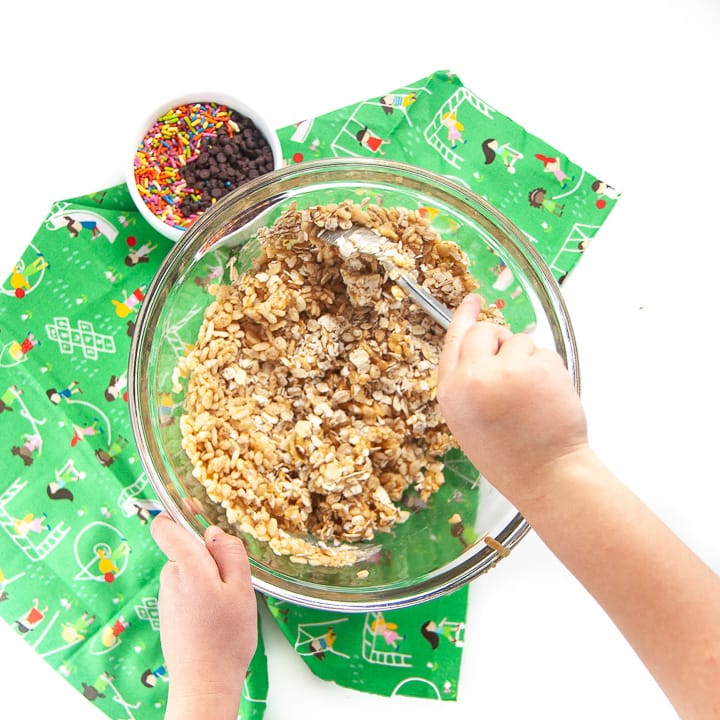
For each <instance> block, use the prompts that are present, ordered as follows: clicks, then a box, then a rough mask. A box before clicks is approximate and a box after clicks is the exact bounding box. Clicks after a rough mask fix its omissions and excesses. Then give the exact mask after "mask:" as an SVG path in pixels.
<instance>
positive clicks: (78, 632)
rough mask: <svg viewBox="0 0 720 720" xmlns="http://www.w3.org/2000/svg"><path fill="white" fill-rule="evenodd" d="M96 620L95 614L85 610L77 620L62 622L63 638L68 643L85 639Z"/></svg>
mask: <svg viewBox="0 0 720 720" xmlns="http://www.w3.org/2000/svg"><path fill="white" fill-rule="evenodd" d="M94 622H95V615H90V614H89V613H88V612H87V611H86V612H84V613H83V614H82V615H81V616H80V617H79V618H78V619H77V620H75V622H72V623H63V624H62V639H63V640H64V641H65V642H67V643H76V642H80V641H81V640H84V639H85V636H86V635H87V631H88V629H89V628H90V626H91V625H92V624H93V623H94Z"/></svg>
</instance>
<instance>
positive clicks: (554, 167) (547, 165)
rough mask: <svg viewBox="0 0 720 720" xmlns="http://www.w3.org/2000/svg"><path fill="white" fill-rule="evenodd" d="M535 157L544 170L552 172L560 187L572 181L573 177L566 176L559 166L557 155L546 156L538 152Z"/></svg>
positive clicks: (563, 187) (564, 186)
mask: <svg viewBox="0 0 720 720" xmlns="http://www.w3.org/2000/svg"><path fill="white" fill-rule="evenodd" d="M535 157H536V158H537V159H538V160H539V161H540V162H541V163H542V164H543V168H544V172H546V173H552V174H553V175H554V176H555V179H556V180H557V181H558V182H559V183H560V186H561V188H562V189H563V190H564V189H565V188H566V187H567V185H568V183H569V182H572V181H573V180H574V179H575V177H574V176H573V177H568V176H567V175H566V174H565V173H564V172H563V170H562V168H561V167H560V158H557V157H546V156H545V155H542V154H540V153H538V154H536V155H535Z"/></svg>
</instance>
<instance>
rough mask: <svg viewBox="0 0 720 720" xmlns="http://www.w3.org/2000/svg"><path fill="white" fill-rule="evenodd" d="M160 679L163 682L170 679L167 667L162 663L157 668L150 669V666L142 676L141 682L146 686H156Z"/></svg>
mask: <svg viewBox="0 0 720 720" xmlns="http://www.w3.org/2000/svg"><path fill="white" fill-rule="evenodd" d="M158 680H162V681H163V682H167V681H168V675H167V668H166V667H165V666H164V665H160V667H158V668H155V670H150V669H149V668H148V669H147V670H145V672H143V674H142V675H141V676H140V682H141V683H142V684H143V685H144V686H145V687H146V688H154V687H155V686H156V685H157V683H158Z"/></svg>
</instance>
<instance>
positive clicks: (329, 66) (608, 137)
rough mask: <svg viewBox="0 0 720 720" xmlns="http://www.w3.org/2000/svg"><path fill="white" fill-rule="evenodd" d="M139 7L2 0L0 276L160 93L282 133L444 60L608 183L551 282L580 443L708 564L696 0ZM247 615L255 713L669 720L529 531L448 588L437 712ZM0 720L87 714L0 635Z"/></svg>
mask: <svg viewBox="0 0 720 720" xmlns="http://www.w3.org/2000/svg"><path fill="white" fill-rule="evenodd" d="M158 6H159V7H158V10H157V11H155V10H154V8H155V4H153V3H150V2H147V3H137V2H129V1H126V2H118V3H113V4H109V3H103V2H98V1H97V0H95V1H94V2H92V3H79V2H65V3H52V4H50V3H47V4H46V5H44V6H43V7H42V9H38V6H37V5H36V4H35V3H28V2H25V3H20V2H16V3H11V4H10V6H9V7H10V9H8V8H6V9H4V10H3V13H2V16H3V17H2V19H1V20H0V24H1V25H2V40H0V60H1V61H2V63H1V64H0V67H1V68H2V70H1V71H0V88H1V89H2V92H1V93H0V98H2V99H1V100H0V102H2V108H3V113H2V138H3V142H2V151H1V154H0V167H2V171H1V172H0V190H1V193H0V198H2V205H3V211H2V231H1V235H0V274H2V275H3V277H5V276H6V275H7V274H8V273H9V271H10V269H11V266H12V264H13V262H14V261H15V260H16V259H17V257H19V255H20V253H21V252H22V250H23V249H24V247H25V246H26V245H27V243H28V242H29V241H30V240H31V238H32V236H33V234H34V232H35V230H36V229H37V227H38V226H39V224H40V223H41V221H42V219H43V218H44V216H45V214H46V213H47V211H48V210H49V208H50V205H51V204H52V202H53V201H54V200H57V199H62V198H68V197H72V196H75V195H79V194H84V193H87V192H90V191H94V190H99V189H102V188H105V187H109V186H110V185H113V184H115V183H118V182H121V181H122V180H123V167H124V164H125V162H126V160H127V153H128V152H129V151H130V148H131V144H132V141H133V138H134V135H135V132H136V126H137V124H138V123H139V122H140V121H141V120H142V119H143V118H145V116H146V115H147V113H148V112H149V111H150V110H151V109H153V108H154V107H155V106H156V105H157V104H158V103H159V102H162V101H163V100H165V99H169V98H172V97H175V96H177V95H181V94H184V93H187V92H189V91H193V90H195V89H197V88H202V89H205V88H208V89H211V88H218V89H221V90H223V91H226V92H229V93H232V94H235V95H239V96H240V97H244V98H245V99H246V100H247V101H248V103H249V104H250V105H255V106H257V107H258V108H262V109H264V110H265V111H266V114H267V116H268V119H269V121H270V123H271V124H272V125H274V126H275V127H281V126H284V125H286V124H289V123H291V122H297V121H299V120H302V119H304V118H306V117H312V116H315V115H318V114H321V113H324V112H327V111H329V110H332V109H334V108H337V107H341V106H344V105H347V104H350V103H353V102H355V101H358V100H361V99H365V98H366V97H371V96H377V95H379V94H382V93H383V92H385V91H389V90H392V89H394V88H397V87H401V86H403V85H405V84H408V83H411V82H413V81H415V80H418V79H419V78H420V77H422V76H424V75H427V74H429V73H431V72H433V71H434V70H440V69H451V70H453V71H454V72H456V73H457V74H458V75H459V76H460V78H461V80H462V81H463V83H464V84H465V85H466V86H468V87H469V88H471V89H472V90H474V91H475V92H477V93H478V94H479V95H480V96H481V97H482V98H483V99H485V100H486V101H487V102H489V103H490V104H491V105H493V106H494V107H496V108H497V109H498V110H500V111H501V112H504V113H505V114H507V115H509V116H510V117H511V118H513V119H514V120H515V121H517V122H519V123H520V124H522V125H523V126H524V127H525V128H526V129H528V130H529V131H530V132H532V133H534V134H536V135H538V136H539V137H541V138H542V139H544V140H546V141H547V142H549V143H550V144H551V145H554V146H555V147H557V148H558V149H559V150H561V151H562V152H564V153H565V154H567V155H568V156H569V157H570V158H571V159H572V160H573V161H575V162H577V163H578V164H580V165H581V166H583V167H584V168H586V169H587V170H588V171H589V172H591V173H592V174H594V175H596V176H598V177H601V178H603V179H605V180H606V181H607V182H609V183H610V184H612V185H614V186H615V187H617V188H619V189H621V190H622V191H623V197H622V199H621V201H620V202H619V204H618V206H617V208H616V209H615V210H614V211H613V213H612V215H611V216H610V218H609V220H608V221H607V223H606V224H605V225H604V226H603V228H602V229H601V231H600V233H599V234H598V237H597V238H596V240H595V242H594V243H593V244H592V245H591V247H590V248H589V249H588V250H587V251H586V254H585V256H584V258H583V260H582V261H581V262H580V264H579V266H578V267H577V268H576V270H575V271H574V272H573V273H572V275H571V276H570V278H569V279H568V281H567V282H566V283H565V285H564V288H563V289H564V294H565V297H566V300H567V303H568V305H569V309H570V314H571V317H572V319H573V322H574V325H575V330H576V334H577V338H578V344H579V349H580V366H581V370H582V376H583V398H584V402H585V407H586V409H587V412H588V416H589V421H590V431H591V440H592V442H593V444H594V446H595V448H596V450H597V451H598V453H599V454H600V455H601V456H602V457H603V458H604V459H605V461H606V462H607V463H608V464H609V466H610V467H611V468H612V469H613V470H614V471H615V472H616V473H617V474H618V475H619V476H620V477H621V478H622V479H623V480H624V481H625V482H626V483H627V484H628V485H629V486H630V487H632V489H633V490H634V491H635V492H636V493H637V494H639V495H640V496H641V497H642V498H643V499H644V500H645V501H646V502H647V503H648V504H649V505H650V506H651V507H652V508H653V509H654V510H655V511H656V512H657V513H659V514H660V516H661V517H662V518H663V519H664V520H665V521H666V522H667V523H668V524H669V525H670V526H671V527H672V528H673V529H674V530H675V531H676V532H677V533H678V534H679V535H680V536H681V537H682V538H683V539H684V540H685V541H686V542H687V543H689V544H690V545H691V546H692V547H693V548H694V549H695V550H696V551H697V552H698V553H699V554H700V555H701V556H702V557H703V558H704V559H705V560H706V561H707V562H708V563H709V564H710V565H711V566H712V567H713V568H714V569H715V570H716V571H720V532H719V531H718V523H717V510H718V504H719V503H720V490H719V485H720V483H719V481H720V472H719V469H718V452H717V447H718V442H719V437H718V425H719V424H718V421H717V408H718V407H719V406H720V386H719V382H718V356H717V352H716V350H715V349H714V348H715V346H716V344H717V337H716V336H717V328H718V317H719V315H720V307H719V306H718V295H717V276H718V268H719V267H720V265H719V264H718V261H719V260H720V250H719V249H718V248H719V245H720V237H719V234H720V233H719V231H718V228H717V226H716V225H715V224H714V223H715V222H716V221H717V207H718V205H719V204H720V195H719V193H718V186H719V184H720V183H719V179H718V176H717V173H718V170H719V169H720V150H719V147H720V145H719V143H718V140H717V137H718V128H720V118H719V113H718V92H717V82H718V71H719V70H720V42H719V41H718V37H720V5H718V3H717V1H716V0H683V2H677V1H676V2H669V1H668V0H655V1H653V2H650V1H648V0H637V1H635V2H627V1H624V2H621V1H619V0H606V1H605V2H599V3H592V4H591V3H577V2H572V1H570V0H568V1H563V0H545V2H529V1H523V2H519V1H516V2H513V1H510V0H497V1H488V2H455V3H450V2H448V3H440V2H433V3H430V2H425V1H424V0H423V1H421V0H414V1H413V2H376V1H375V0H364V2H357V3H342V2H327V3H321V2H313V1H308V2H303V3H270V2H263V3H257V4H252V3H247V2H244V1H242V0H238V1H237V2H234V3H223V2H218V1H216V2H214V3H185V2H180V1H177V2H165V3H161V4H158ZM265 626H266V633H265V635H266V643H267V652H268V656H269V669H270V695H269V706H268V710H267V713H266V718H267V720H280V719H283V720H284V719H285V718H291V717H305V716H312V717H316V718H330V717H343V718H344V720H359V719H360V718H362V719H363V720H365V718H367V717H373V718H374V719H375V720H386V719H389V718H397V717H407V716H409V715H410V714H412V716H413V717H414V718H416V719H417V720H424V719H429V718H433V720H436V719H437V718H448V720H449V719H451V718H473V717H475V718H493V719H497V718H501V717H502V718H510V719H514V718H529V717H532V718H548V719H550V718H552V719H553V720H564V719H566V718H567V719H570V718H572V719H574V718H583V720H594V719H600V718H603V719H604V718H615V719H620V720H624V719H626V718H627V719H630V718H633V719H635V718H653V719H654V720H665V719H667V718H674V717H675V714H674V712H673V711H672V709H671V707H670V706H669V704H668V703H667V701H666V700H665V699H664V696H663V695H662V693H661V692H660V691H659V689H658V688H657V687H656V685H655V684H654V682H653V680H652V679H651V678H650V676H649V675H648V674H647V673H646V671H645V669H644V668H643V666H642V665H641V663H640V662H639V661H638V660H637V659H636V657H635V656H634V654H633V652H632V651H631V650H630V649H629V647H628V646H627V645H626V643H625V641H624V640H623V639H622V637H621V636H620V634H619V633H618V632H617V630H616V629H615V628H614V626H613V625H612V623H611V622H610V621H609V620H608V618H607V617H606V616H605V615H604V614H603V612H602V611H601V610H600V609H599V608H598V607H597V606H596V605H595V604H594V602H593V601H592V599H591V598H590V597H589V596H588V595H587V593H586V592H585V591H584V590H583V589H582V588H581V587H580V586H579V585H578V583H577V582H576V581H575V580H574V579H573V578H572V577H571V576H570V575H569V574H568V573H567V571H566V570H565V569H564V568H563V567H562V566H561V565H560V564H559V563H558V562H557V561H556V560H555V559H554V557H553V556H552V555H551V554H550V553H549V551H548V550H547V549H546V548H545V547H544V546H543V545H542V543H541V542H540V541H539V540H538V538H537V537H535V536H534V535H531V536H530V537H528V538H526V539H525V540H523V542H522V543H521V544H520V546H519V547H518V548H517V549H516V550H515V551H514V552H513V555H512V556H511V557H510V559H508V560H506V561H504V562H503V563H501V564H500V566H499V567H498V568H497V569H495V570H494V571H492V572H491V573H490V574H489V575H487V576H485V577H483V578H480V579H479V580H477V581H475V582H474V583H473V585H472V587H471V609H470V614H469V619H468V630H467V636H466V640H467V643H466V648H465V653H464V660H463V669H462V677H461V683H460V699H459V701H458V702H457V703H443V704H442V705H439V704H438V703H435V702H432V701H429V700H413V699H405V698H394V699H385V698H380V697H375V696H372V695H365V694H361V693H357V692H352V691H348V690H344V689H342V688H338V687H336V686H334V685H331V684H328V683H325V682H322V681H320V680H318V679H316V678H315V677H314V676H313V675H312V674H311V673H310V671H309V670H308V669H307V668H306V666H305V665H304V664H303V663H302V661H301V660H300V659H299V658H298V657H296V656H295V655H294V654H293V652H292V650H291V649H290V647H289V646H288V644H287V643H286V642H285V640H284V638H282V637H281V636H280V633H279V631H278V630H277V629H276V628H275V627H274V625H273V623H272V622H266V623H265ZM658 632H662V628H658ZM0 716H2V717H3V718H19V717H23V718H27V717H31V718H41V717H48V718H49V717H52V718H74V719H75V720H101V718H102V717H103V715H101V713H100V712H99V711H98V710H97V708H95V707H94V706H93V705H92V704H91V703H89V702H88V701H86V700H85V699H84V698H83V697H82V696H81V695H80V694H78V693H77V692H76V691H75V690H74V689H72V688H71V687H70V686H69V685H68V684H67V683H66V681H65V680H63V679H62V678H61V677H60V676H59V675H56V674H55V673H54V671H51V670H50V669H49V668H48V667H46V666H45V665H44V663H43V662H42V661H41V660H40V659H38V658H37V657H36V656H35V655H34V654H33V653H32V652H31V651H30V649H29V648H27V647H26V646H25V644H24V642H23V641H22V640H21V639H20V637H19V636H18V635H17V633H15V632H14V631H13V630H12V629H10V628H9V627H7V626H6V625H5V624H4V623H3V624H0Z"/></svg>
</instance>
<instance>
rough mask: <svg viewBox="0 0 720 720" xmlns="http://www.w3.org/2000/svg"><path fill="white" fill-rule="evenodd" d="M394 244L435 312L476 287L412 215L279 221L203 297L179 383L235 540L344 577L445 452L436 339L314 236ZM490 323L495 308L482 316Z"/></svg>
mask: <svg viewBox="0 0 720 720" xmlns="http://www.w3.org/2000/svg"><path fill="white" fill-rule="evenodd" d="M353 225H364V226H367V227H370V228H373V229H374V230H375V231H376V232H378V233H379V234H380V235H382V236H384V237H385V238H387V239H388V240H390V241H392V242H393V243H395V244H396V246H397V249H398V251H399V252H400V253H401V254H402V255H403V256H404V257H405V258H406V259H407V263H403V264H409V265H411V266H412V268H414V269H413V270H411V272H412V273H413V274H414V275H415V277H416V279H417V280H418V281H419V282H420V283H421V284H422V285H424V286H425V287H426V288H427V289H428V290H429V291H430V292H432V293H433V294H434V295H435V296H436V297H437V298H438V299H440V300H442V301H443V302H444V303H445V304H446V305H447V306H448V307H450V308H454V307H456V306H457V305H458V304H459V302H460V301H461V299H462V298H463V297H464V296H465V295H466V294H467V293H468V292H471V291H473V290H475V289H476V288H477V283H476V281H475V280H474V278H473V277H472V276H471V275H470V274H469V272H468V259H467V256H466V255H465V253H464V252H463V251H462V250H461V249H460V248H459V247H458V246H457V245H456V244H454V243H452V242H447V241H443V240H442V239H441V238H440V236H439V235H438V234H437V232H436V231H435V230H434V229H432V228H431V227H430V226H429V224H428V223H427V222H426V221H425V220H424V219H423V218H422V217H420V216H419V215H418V214H417V213H416V212H414V211H410V210H406V209H404V208H384V207H378V206H375V205H370V204H355V203H353V202H352V201H349V200H348V201H345V202H342V203H340V204H338V205H327V206H317V207H313V208H310V209H307V210H297V209H296V208H294V207H293V208H291V209H290V210H288V211H287V212H285V213H284V214H283V215H282V216H281V217H280V218H279V219H278V220H277V221H276V222H275V223H274V225H273V226H272V227H267V228H263V229H262V230H261V231H260V233H259V240H260V246H261V254H260V257H259V258H258V259H257V261H256V263H255V265H254V267H253V270H252V271H251V272H248V273H243V274H242V275H238V273H237V272H234V273H232V277H231V279H232V282H231V284H226V285H219V286H214V287H213V288H212V292H213V294H214V296H215V299H214V302H213V303H212V304H211V305H210V307H209V308H208V309H207V311H206V313H205V316H204V321H203V324H202V327H201V329H200V331H199V335H198V340H197V343H196V345H195V346H194V347H193V348H192V349H191V351H190V352H189V353H188V354H187V356H186V357H185V358H183V359H182V360H181V361H180V365H179V370H180V373H181V375H183V376H185V377H188V378H189V380H188V387H187V393H186V405H185V414H184V415H183V417H182V420H181V430H182V436H183V447H184V449H185V451H186V453H187V455H188V457H189V459H190V460H191V462H192V464H193V467H194V475H195V477H196V478H197V479H198V480H199V481H200V482H201V483H202V484H203V486H204V487H205V488H206V490H207V493H208V496H209V497H210V499H211V500H213V501H214V502H216V503H219V504H221V505H222V507H223V508H224V510H225V512H226V514H227V519H228V521H229V522H230V523H232V524H235V525H236V527H238V528H239V529H240V530H242V531H244V532H247V533H249V534H251V535H252V536H254V537H256V538H258V539H259V540H262V541H266V542H268V543H269V545H270V547H271V548H272V549H273V551H274V552H275V553H277V554H281V555H289V556H290V559H291V560H292V561H294V562H300V563H310V564H314V565H347V564H352V563H353V562H355V561H357V560H358V559H359V558H361V557H363V556H366V555H367V554H368V550H367V549H365V550H363V549H359V548H362V547H363V546H358V545H350V544H349V543H356V542H357V541H371V540H372V539H373V538H374V537H375V533H376V532H386V531H389V530H390V529H391V528H392V527H393V526H394V525H395V523H401V522H403V521H404V520H405V519H406V518H407V516H408V511H407V510H405V509H403V507H402V497H403V494H404V493H405V491H406V490H408V489H409V488H414V490H415V491H416V492H417V493H418V494H419V495H420V497H421V498H422V499H427V498H428V497H429V496H430V495H431V494H432V493H434V492H435V491H436V490H437V489H438V488H439V487H440V486H441V485H442V483H443V463H442V460H441V458H442V456H443V455H444V454H445V453H446V451H447V450H449V449H450V448H451V447H454V445H455V443H454V440H453V438H452V436H451V435H450V432H449V430H448V428H447V426H446V425H445V423H444V421H443V419H442V417H441V416H440V412H439V409H438V406H437V402H436V381H437V377H436V372H437V364H438V359H439V354H440V350H441V348H442V342H443V337H444V331H443V330H442V329H441V328H440V327H438V326H437V325H436V324H435V322H434V321H433V320H432V319H431V318H429V317H427V316H426V315H425V314H424V313H423V312H422V311H421V310H419V309H418V308H417V307H416V306H415V305H414V304H413V303H412V302H411V301H410V300H409V299H408V298H407V297H406V296H405V294H404V293H403V292H402V291H401V290H400V289H399V288H397V286H395V285H394V284H393V283H392V281H391V280H390V279H389V277H388V274H387V272H386V271H385V270H383V268H382V267H381V266H380V265H379V263H378V261H377V260H376V259H374V258H371V257H368V256H364V255H351V256H350V257H343V256H341V254H340V252H339V251H338V249H337V248H336V247H334V246H333V245H330V244H328V243H326V242H324V241H323V240H322V239H321V238H319V237H318V233H320V232H321V231H322V230H323V228H327V229H335V228H337V227H340V228H349V227H351V226H353ZM483 313H484V315H485V316H486V318H487V319H490V320H493V321H495V322H499V323H502V322H503V319H502V316H501V314H500V312H499V311H498V310H497V309H495V308H494V307H492V306H490V307H487V308H486V309H485V310H484V311H483Z"/></svg>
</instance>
